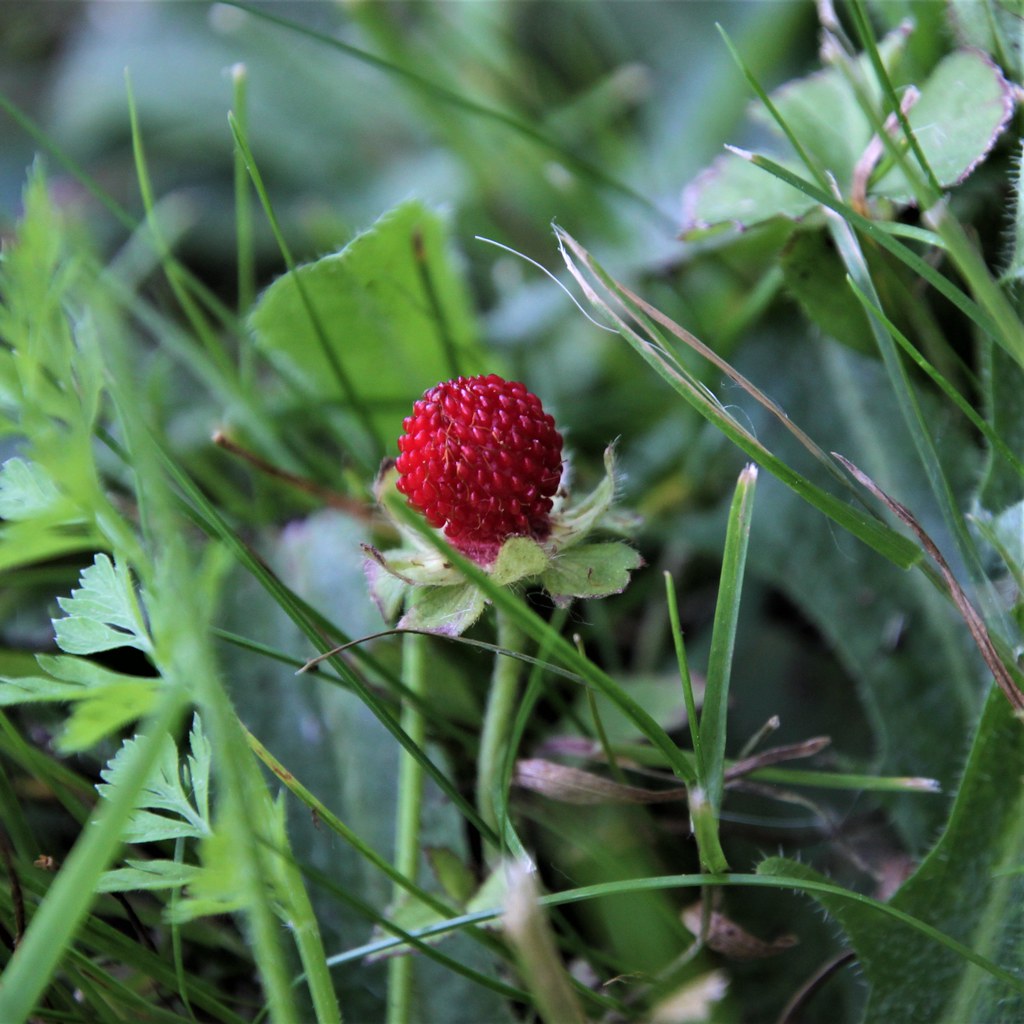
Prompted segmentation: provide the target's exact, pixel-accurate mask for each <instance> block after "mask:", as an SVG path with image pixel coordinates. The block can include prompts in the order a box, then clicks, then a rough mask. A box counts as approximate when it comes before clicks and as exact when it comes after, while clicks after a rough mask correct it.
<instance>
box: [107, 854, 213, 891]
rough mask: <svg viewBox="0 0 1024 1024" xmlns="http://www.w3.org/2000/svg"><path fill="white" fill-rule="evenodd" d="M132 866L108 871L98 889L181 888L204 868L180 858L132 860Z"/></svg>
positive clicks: (129, 864)
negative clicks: (184, 861)
mask: <svg viewBox="0 0 1024 1024" xmlns="http://www.w3.org/2000/svg"><path fill="white" fill-rule="evenodd" d="M126 863H127V864H128V867H126V868H116V869H114V870H112V871H107V872H105V873H104V874H103V876H102V878H100V881H99V884H98V885H97V886H96V891H97V892H137V891H139V890H143V889H147V890H152V889H177V888H180V887H181V886H183V885H190V884H191V883H192V882H194V881H195V879H196V877H197V876H198V874H199V873H200V871H201V870H202V868H200V867H198V866H197V865H195V864H183V863H182V862H181V861H176V860H131V859H129V860H128V861H127V862H126Z"/></svg>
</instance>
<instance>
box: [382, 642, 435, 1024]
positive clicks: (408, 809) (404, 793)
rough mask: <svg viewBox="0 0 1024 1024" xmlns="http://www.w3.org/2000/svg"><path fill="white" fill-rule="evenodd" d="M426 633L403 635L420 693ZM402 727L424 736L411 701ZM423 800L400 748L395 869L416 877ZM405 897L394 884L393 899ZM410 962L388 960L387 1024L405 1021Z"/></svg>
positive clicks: (408, 672)
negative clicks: (424, 634)
mask: <svg viewBox="0 0 1024 1024" xmlns="http://www.w3.org/2000/svg"><path fill="white" fill-rule="evenodd" d="M425 648H426V637H425V636H423V635H422V634H419V633H406V634H405V636H404V637H403V638H402V681H403V682H404V683H405V685H406V686H407V687H408V688H409V690H410V691H411V692H412V693H414V694H417V695H419V694H422V692H423V689H424V683H425V672H424V669H425V666H426V659H425ZM401 724H402V728H403V729H404V730H405V732H406V733H407V734H408V736H409V738H410V739H411V740H412V741H413V742H414V743H415V744H416V745H417V746H419V747H422V746H423V742H424V740H425V738H426V721H425V719H424V718H423V715H422V714H421V712H420V710H419V708H418V707H417V705H416V704H413V703H412V702H407V703H406V704H404V705H403V707H402V722H401ZM422 803H423V767H422V765H421V764H420V763H419V762H418V761H417V760H416V759H415V758H414V757H412V756H411V755H410V754H409V753H407V752H406V751H402V753H401V760H400V761H399V767H398V815H397V819H396V822H395V869H396V870H397V871H399V872H400V873H401V874H402V875H404V876H405V877H406V878H407V879H409V880H410V881H411V882H415V881H416V876H417V874H418V871H419V862H420V809H421V806H422ZM403 897H406V893H405V890H404V889H403V888H402V887H401V886H398V885H396V886H395V890H394V900H395V903H396V904H397V903H398V901H399V900H401V899H402V898H403ZM413 964H414V960H413V958H412V957H411V956H397V957H394V958H393V959H392V960H391V961H389V963H388V1003H387V1024H408V1022H409V1020H410V1019H411V1012H412V1007H413Z"/></svg>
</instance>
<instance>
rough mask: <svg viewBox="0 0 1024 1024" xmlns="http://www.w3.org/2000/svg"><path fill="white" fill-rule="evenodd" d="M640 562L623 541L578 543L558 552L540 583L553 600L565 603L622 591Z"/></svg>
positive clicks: (637, 554)
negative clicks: (577, 598) (578, 598)
mask: <svg viewBox="0 0 1024 1024" xmlns="http://www.w3.org/2000/svg"><path fill="white" fill-rule="evenodd" d="M643 564H644V560H643V558H642V557H641V556H640V552H639V551H636V550H635V549H634V548H631V547H630V546H629V545H628V544H625V543H623V542H622V541H612V542H609V543H605V544H581V545H579V546H578V547H574V548H570V549H569V550H568V551H563V552H561V553H559V554H557V555H556V556H555V557H554V559H553V560H552V562H551V567H550V568H549V569H548V570H547V571H546V572H545V573H544V575H543V576H541V583H542V585H543V586H544V588H545V589H546V590H547V591H548V593H549V594H550V595H551V597H552V598H553V599H554V601H555V604H558V605H566V604H568V603H569V602H570V601H572V599H573V598H574V597H584V598H586V597H608V596H609V595H611V594H621V593H622V591H623V590H625V589H626V587H627V586H628V585H629V577H630V574H631V573H632V572H633V571H634V570H635V569H639V568H640V567H641V566H642V565H643Z"/></svg>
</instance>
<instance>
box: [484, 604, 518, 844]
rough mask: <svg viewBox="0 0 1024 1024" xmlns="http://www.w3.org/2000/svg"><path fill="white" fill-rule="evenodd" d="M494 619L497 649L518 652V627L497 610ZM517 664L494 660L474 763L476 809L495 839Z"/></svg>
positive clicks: (502, 658) (505, 659)
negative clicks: (475, 773) (475, 767)
mask: <svg viewBox="0 0 1024 1024" xmlns="http://www.w3.org/2000/svg"><path fill="white" fill-rule="evenodd" d="M497 618H498V646H499V647H501V648H503V649H504V650H507V651H519V650H520V649H521V648H522V644H523V634H522V632H521V630H520V629H519V626H518V625H517V624H516V623H515V622H514V621H513V620H512V618H511V617H510V616H509V615H507V614H506V613H505V612H504V611H502V610H501V609H500V608H499V609H498V610H497ZM521 664H522V663H521V662H520V661H519V660H518V659H516V658H509V657H506V656H505V655H503V654H499V655H497V656H496V657H495V659H494V672H493V674H492V676H491V692H490V696H489V697H488V698H487V710H486V712H485V713H484V728H483V734H482V736H481V737H480V759H479V761H478V763H477V775H476V806H477V810H478V811H479V812H480V817H481V818H483V820H484V822H485V824H487V825H490V826H491V828H493V829H494V831H495V832H497V834H498V835H499V836H501V835H502V832H503V829H502V827H501V825H500V822H499V821H498V804H499V794H498V792H497V789H498V787H499V785H500V782H501V779H502V776H503V772H502V768H503V767H504V762H505V756H506V754H507V753H508V739H509V735H510V731H511V729H512V722H513V719H514V717H515V706H516V698H517V697H518V694H519V671H520V666H521Z"/></svg>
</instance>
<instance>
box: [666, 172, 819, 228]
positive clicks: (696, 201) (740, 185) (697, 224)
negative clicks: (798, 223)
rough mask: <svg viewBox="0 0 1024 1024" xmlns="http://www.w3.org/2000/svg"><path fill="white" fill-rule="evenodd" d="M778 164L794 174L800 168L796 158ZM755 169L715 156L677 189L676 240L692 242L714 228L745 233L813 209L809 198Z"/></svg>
mask: <svg viewBox="0 0 1024 1024" xmlns="http://www.w3.org/2000/svg"><path fill="white" fill-rule="evenodd" d="M780 163H782V164H784V166H786V167H788V168H789V169H790V170H791V171H793V173H794V174H799V173H800V172H801V171H802V169H803V168H802V167H801V165H800V164H799V163H798V162H797V161H796V160H791V159H785V160H780ZM757 170H758V169H757V168H756V167H754V166H753V165H752V164H750V163H749V162H748V161H746V160H741V159H739V158H738V157H736V156H734V155H733V154H732V153H726V154H723V155H722V156H718V157H715V159H714V160H713V161H712V162H711V163H710V164H709V166H708V167H706V168H705V169H704V170H703V171H701V173H700V174H699V175H697V177H696V178H694V179H693V181H691V182H690V183H689V184H688V185H687V186H686V187H685V188H684V189H683V223H682V230H681V237H682V238H683V239H685V240H686V241H697V240H699V239H701V238H702V237H704V236H705V235H708V234H713V233H715V231H716V230H722V229H724V228H726V227H733V228H737V229H745V228H749V227H753V226H754V225H755V224H761V223H763V222H765V221H768V220H771V219H772V218H773V217H785V218H787V219H789V220H798V219H799V218H800V217H803V216H804V215H805V214H806V213H808V212H809V211H810V210H812V209H813V208H814V205H815V204H814V200H813V199H809V198H808V197H807V196H805V195H804V194H803V193H802V192H799V191H797V190H796V189H795V188H791V187H789V186H787V185H786V183H785V182H783V181H781V180H780V179H779V178H773V177H771V176H770V175H767V174H761V175H758V173H757Z"/></svg>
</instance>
